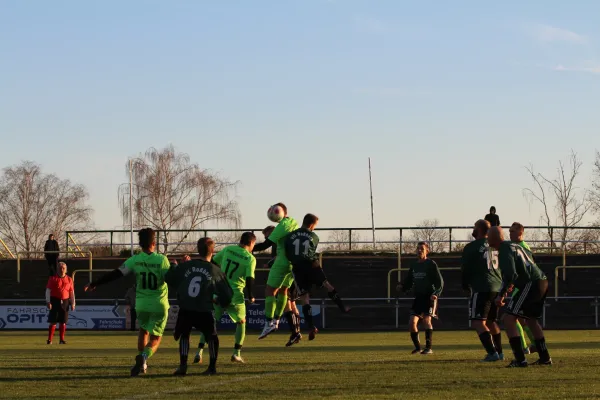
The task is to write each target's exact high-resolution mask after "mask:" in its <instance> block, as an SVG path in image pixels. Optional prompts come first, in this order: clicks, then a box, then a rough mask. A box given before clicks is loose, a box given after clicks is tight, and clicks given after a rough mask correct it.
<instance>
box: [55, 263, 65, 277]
mask: <svg viewBox="0 0 600 400" xmlns="http://www.w3.org/2000/svg"><path fill="white" fill-rule="evenodd" d="M56 273H57V275H58V276H60V277H61V278H62V277H63V276H65V275H66V274H67V264H65V263H64V262H62V261H61V262H59V263H58V269H57V271H56Z"/></svg>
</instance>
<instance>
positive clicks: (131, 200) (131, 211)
mask: <svg viewBox="0 0 600 400" xmlns="http://www.w3.org/2000/svg"><path fill="white" fill-rule="evenodd" d="M129 224H130V226H129V229H130V233H131V256H132V257H133V160H132V159H129Z"/></svg>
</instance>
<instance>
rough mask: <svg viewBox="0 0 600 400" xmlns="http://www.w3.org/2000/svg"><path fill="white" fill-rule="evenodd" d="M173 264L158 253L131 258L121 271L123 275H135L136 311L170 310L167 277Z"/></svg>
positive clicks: (122, 266)
mask: <svg viewBox="0 0 600 400" xmlns="http://www.w3.org/2000/svg"><path fill="white" fill-rule="evenodd" d="M170 267H171V264H170V263H169V260H168V259H167V257H165V256H164V255H162V254H158V253H150V254H148V253H143V252H142V253H140V254H136V255H134V256H132V257H129V258H128V259H127V260H126V261H125V262H124V263H123V265H121V267H119V269H120V270H121V272H122V273H123V275H128V274H130V273H132V272H133V273H134V274H135V282H136V285H135V309H136V310H137V311H146V312H156V310H158V309H169V298H168V295H169V288H168V286H167V284H166V283H165V275H166V273H167V271H168V270H169V268H170Z"/></svg>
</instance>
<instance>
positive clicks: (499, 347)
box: [492, 333, 502, 354]
mask: <svg viewBox="0 0 600 400" xmlns="http://www.w3.org/2000/svg"><path fill="white" fill-rule="evenodd" d="M492 337H493V338H494V347H495V348H496V351H497V352H498V354H500V353H502V333H496V334H495V335H492Z"/></svg>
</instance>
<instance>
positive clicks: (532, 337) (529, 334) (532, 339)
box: [523, 325, 535, 343]
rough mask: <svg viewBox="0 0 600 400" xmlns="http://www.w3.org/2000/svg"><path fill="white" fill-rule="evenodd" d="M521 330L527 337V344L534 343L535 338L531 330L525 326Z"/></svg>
mask: <svg viewBox="0 0 600 400" xmlns="http://www.w3.org/2000/svg"><path fill="white" fill-rule="evenodd" d="M523 330H524V331H525V333H527V337H528V338H529V342H530V343H535V337H534V336H533V332H531V329H529V327H528V326H527V325H525V326H524V327H523Z"/></svg>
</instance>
